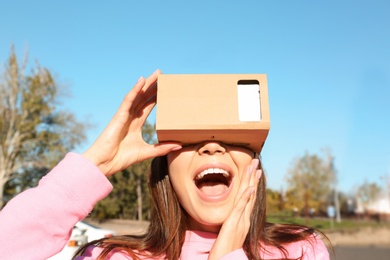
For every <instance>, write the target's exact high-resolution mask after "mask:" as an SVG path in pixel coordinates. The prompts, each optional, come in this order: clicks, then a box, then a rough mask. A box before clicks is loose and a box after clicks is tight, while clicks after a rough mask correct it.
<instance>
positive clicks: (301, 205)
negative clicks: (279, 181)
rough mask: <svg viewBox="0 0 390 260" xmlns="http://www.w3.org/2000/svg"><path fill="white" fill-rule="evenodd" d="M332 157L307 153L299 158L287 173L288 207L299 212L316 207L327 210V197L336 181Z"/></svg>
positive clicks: (316, 209) (318, 209)
mask: <svg viewBox="0 0 390 260" xmlns="http://www.w3.org/2000/svg"><path fill="white" fill-rule="evenodd" d="M331 158H332V157H331V156H330V155H329V154H327V156H326V158H322V157H320V156H319V155H316V154H307V153H306V154H305V155H304V156H303V157H301V158H298V159H297V160H296V161H295V162H294V163H293V165H292V167H291V168H290V169H289V171H288V174H287V176H286V177H287V185H288V188H287V192H286V199H287V203H286V207H287V208H289V209H291V210H294V209H295V210H298V211H299V212H302V211H303V212H307V211H308V210H309V209H314V210H315V211H316V212H319V211H326V207H327V204H328V201H327V198H328V197H329V194H331V192H332V188H333V187H332V185H333V184H334V182H335V178H336V177H335V172H334V169H333V163H332V159H331Z"/></svg>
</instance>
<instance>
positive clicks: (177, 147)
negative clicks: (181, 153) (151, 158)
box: [171, 146, 182, 152]
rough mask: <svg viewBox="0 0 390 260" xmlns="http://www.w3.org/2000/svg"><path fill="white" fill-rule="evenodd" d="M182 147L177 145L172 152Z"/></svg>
mask: <svg viewBox="0 0 390 260" xmlns="http://www.w3.org/2000/svg"><path fill="white" fill-rule="evenodd" d="M181 148H182V147H181V146H175V147H173V148H172V149H171V152H174V151H178V150H180V149H181Z"/></svg>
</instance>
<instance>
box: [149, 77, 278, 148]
mask: <svg viewBox="0 0 390 260" xmlns="http://www.w3.org/2000/svg"><path fill="white" fill-rule="evenodd" d="M269 129H270V115H269V105H268V87H267V76H266V75H265V74H162V75H159V77H158V80H157V110H156V132H157V138H158V141H159V142H163V141H178V142H181V143H182V144H192V143H199V142H203V141H208V140H213V141H220V142H223V143H226V144H232V145H240V146H244V147H247V148H249V149H251V150H253V151H254V152H256V153H258V154H259V153H260V152H261V150H262V148H263V145H264V142H265V140H266V138H267V135H268V132H269Z"/></svg>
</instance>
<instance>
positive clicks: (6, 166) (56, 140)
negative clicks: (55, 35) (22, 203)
mask: <svg viewBox="0 0 390 260" xmlns="http://www.w3.org/2000/svg"><path fill="white" fill-rule="evenodd" d="M26 67H27V56H26V57H25V60H24V62H23V63H22V65H20V64H19V63H18V59H17V56H16V53H15V51H14V48H13V47H12V48H11V52H10V56H9V59H8V61H7V62H6V63H5V66H4V71H3V72H2V74H1V75H0V208H1V206H2V202H3V197H2V196H3V188H4V187H6V192H7V194H6V195H7V199H9V198H11V197H12V196H14V195H15V193H17V192H20V191H22V190H24V189H25V188H28V187H32V186H35V185H36V183H37V180H39V179H40V178H41V177H42V176H43V175H44V174H45V173H46V172H47V169H50V168H52V167H53V166H54V165H55V164H56V163H58V161H59V160H60V159H61V158H62V157H63V156H64V155H65V153H66V152H67V151H69V150H72V149H74V148H75V146H77V145H78V144H80V143H81V142H82V141H83V140H84V139H85V134H84V131H85V127H86V125H85V124H84V123H80V122H78V121H77V120H76V118H75V116H74V115H73V114H72V113H69V112H67V111H61V110H60V109H59V107H58V100H59V98H60V95H59V93H60V92H61V91H60V90H62V88H63V86H61V85H59V84H58V83H57V82H56V80H55V79H54V77H53V76H52V74H51V72H50V71H49V70H47V69H46V68H43V67H41V66H40V65H39V63H38V62H36V65H35V67H32V69H31V72H30V73H28V74H27V73H26Z"/></svg>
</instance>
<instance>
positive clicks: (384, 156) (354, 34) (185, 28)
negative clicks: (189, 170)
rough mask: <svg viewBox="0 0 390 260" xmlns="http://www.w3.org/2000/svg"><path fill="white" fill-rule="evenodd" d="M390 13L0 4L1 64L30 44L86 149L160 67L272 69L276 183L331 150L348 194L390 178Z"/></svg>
mask: <svg viewBox="0 0 390 260" xmlns="http://www.w3.org/2000/svg"><path fill="white" fill-rule="evenodd" d="M389 10H390V4H389V3H388V1H386V0H383V1H380V0H372V1H355V0H344V1H335V0H329V1H309V0H307V1H301V0H295V1H288V0H284V1H282V0H273V1H260V0H257V1H230V0H228V1H217V0H215V1H204V0H198V1H74V0H72V1H21V0H14V1H4V0H0V61H1V62H2V63H4V62H5V61H6V59H7V57H8V55H9V50H10V45H11V44H14V45H15V47H16V51H17V53H18V55H19V57H20V58H22V56H23V53H24V50H25V49H28V52H29V57H30V62H31V63H32V62H33V61H34V60H35V59H37V60H39V62H40V64H41V65H42V66H44V67H47V68H48V69H49V70H50V71H52V72H54V73H55V74H56V75H57V79H58V80H59V82H61V83H62V84H63V85H66V86H68V87H69V89H70V91H71V93H72V96H71V97H70V98H67V99H64V106H65V108H67V109H70V110H72V111H73V112H74V113H75V114H76V115H77V117H78V118H79V119H80V120H88V121H89V122H91V123H93V124H94V125H95V127H94V128H93V129H91V130H89V131H88V141H87V142H86V144H85V145H84V146H83V147H80V148H79V149H78V151H80V152H81V151H83V150H84V149H85V148H86V147H87V146H88V145H90V144H91V143H92V142H93V140H94V139H95V138H96V137H97V135H98V134H99V133H100V132H101V131H102V130H103V128H104V126H105V125H106V124H107V123H108V122H109V120H110V118H111V117H112V115H113V114H114V112H115V111H116V109H117V107H118V106H119V104H120V102H121V101H122V98H123V96H124V95H125V93H127V92H128V91H129V90H130V89H131V88H132V86H133V84H134V83H135V82H136V81H137V79H138V78H139V77H140V76H141V75H142V76H147V75H148V74H150V73H151V72H153V71H154V70H155V69H157V68H159V69H161V70H162V71H163V72H164V73H170V74H177V73H261V74H263V73H264V74H267V75H268V87H269V99H270V111H271V131H270V134H269V138H268V140H267V142H266V144H265V147H264V149H263V153H262V158H263V163H264V165H265V169H266V172H267V175H268V185H269V187H271V188H273V189H280V188H281V187H285V174H286V172H287V170H288V168H289V167H290V166H291V163H292V162H293V160H294V159H295V158H298V157H300V156H303V155H304V154H305V153H306V152H307V153H312V154H313V153H316V154H321V151H322V149H324V148H325V149H328V150H330V151H331V153H332V154H333V155H334V157H335V166H336V168H337V171H338V175H339V188H340V189H342V190H343V191H346V192H349V191H351V190H352V189H353V188H354V187H356V186H357V185H360V184H362V183H363V182H364V181H365V180H367V181H375V182H377V183H381V182H383V181H382V179H381V176H385V175H390V137H389V133H390V120H389V115H388V113H389V112H390V100H389V99H390V33H389V28H390V16H389V15H388V13H389ZM154 119H155V113H153V114H152V115H151V117H150V119H149V120H150V121H151V122H154Z"/></svg>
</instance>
